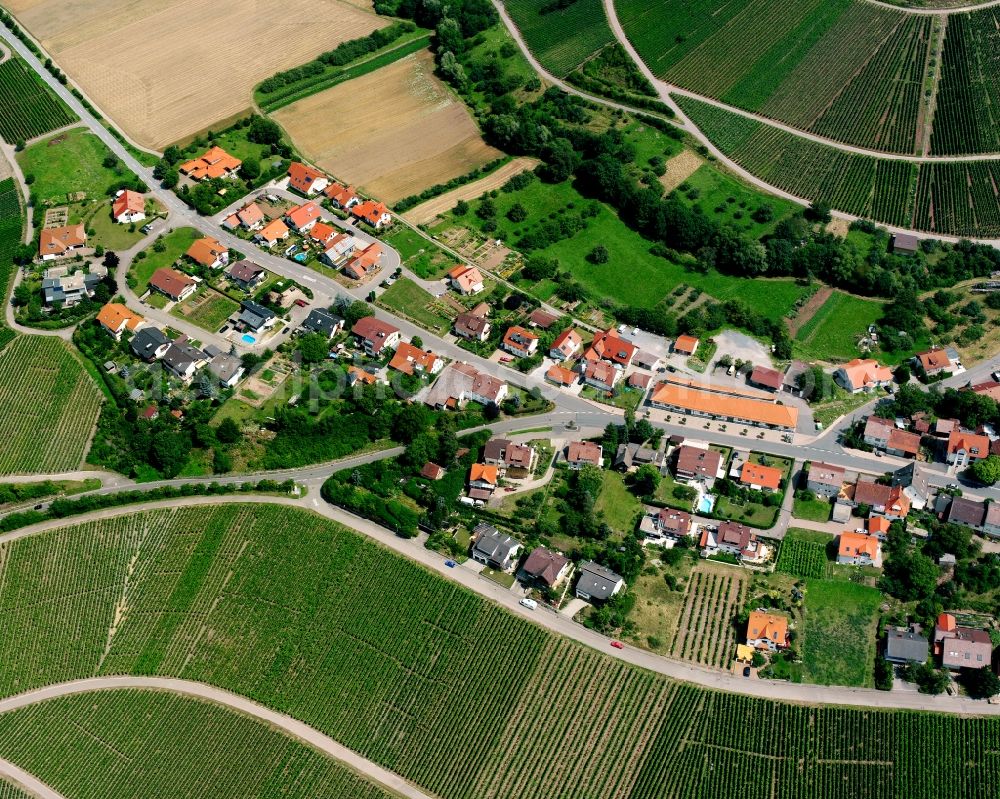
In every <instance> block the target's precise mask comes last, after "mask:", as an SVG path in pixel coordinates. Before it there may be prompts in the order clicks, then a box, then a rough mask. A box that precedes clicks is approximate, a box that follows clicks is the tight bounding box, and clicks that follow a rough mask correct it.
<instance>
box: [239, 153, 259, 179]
mask: <svg viewBox="0 0 1000 799" xmlns="http://www.w3.org/2000/svg"><path fill="white" fill-rule="evenodd" d="M240 175H241V176H242V177H243V179H244V180H256V179H257V178H259V177H260V161H259V160H258V159H256V158H254V157H253V156H251V155H248V156H247V157H246V158H244V159H243V163H242V164H241V165H240Z"/></svg>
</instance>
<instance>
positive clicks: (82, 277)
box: [42, 272, 101, 308]
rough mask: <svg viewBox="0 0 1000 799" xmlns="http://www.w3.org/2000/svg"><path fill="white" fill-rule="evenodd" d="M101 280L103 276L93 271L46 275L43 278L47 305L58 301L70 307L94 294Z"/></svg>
mask: <svg viewBox="0 0 1000 799" xmlns="http://www.w3.org/2000/svg"><path fill="white" fill-rule="evenodd" d="M100 282H101V276H100V275H97V274H93V273H91V272H86V273H84V272H74V273H73V274H72V275H62V276H59V277H46V278H44V279H43V280H42V298H43V299H44V300H45V304H46V305H52V304H53V303H57V302H58V303H60V304H62V305H63V306H64V307H66V308H69V307H72V306H74V305H76V304H77V303H78V302H80V301H81V300H83V299H85V298H87V297H92V296H94V289H96V288H97V284H98V283H100Z"/></svg>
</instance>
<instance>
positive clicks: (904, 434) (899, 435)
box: [886, 427, 920, 455]
mask: <svg viewBox="0 0 1000 799" xmlns="http://www.w3.org/2000/svg"><path fill="white" fill-rule="evenodd" d="M886 448H887V449H895V450H899V451H900V452H905V453H907V454H908V455H916V454H917V453H918V452H920V436H919V435H918V434H917V433H911V432H909V431H907V430H900V429H899V428H898V427H893V428H892V430H891V431H890V432H889V443H888V444H886Z"/></svg>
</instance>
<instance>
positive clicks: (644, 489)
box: [633, 463, 660, 497]
mask: <svg viewBox="0 0 1000 799" xmlns="http://www.w3.org/2000/svg"><path fill="white" fill-rule="evenodd" d="M633 485H634V486H635V492H636V494H638V495H639V496H640V497H651V496H652V495H653V494H655V493H656V489H657V488H659V486H660V470H659V469H657V468H656V467H655V466H653V465H651V464H648V463H647V464H645V465H644V466H640V467H639V471H637V472H636V473H635V482H634V483H633Z"/></svg>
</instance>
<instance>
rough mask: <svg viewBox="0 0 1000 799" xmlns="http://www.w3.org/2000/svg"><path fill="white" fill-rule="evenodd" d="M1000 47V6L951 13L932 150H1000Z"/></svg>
mask: <svg viewBox="0 0 1000 799" xmlns="http://www.w3.org/2000/svg"><path fill="white" fill-rule="evenodd" d="M998 52H1000V12H998V11H997V9H996V8H984V9H981V10H980V11H977V12H975V13H972V14H953V15H951V16H950V17H949V18H948V27H947V29H946V31H945V47H944V54H943V57H942V61H941V85H940V88H939V89H938V96H937V110H936V111H935V113H934V132H933V135H932V138H931V150H932V152H934V153H936V154H941V155H956V154H960V153H984V152H996V151H998V150H1000V61H998V60H997V53H998ZM995 204H996V203H995V202H994V205H995Z"/></svg>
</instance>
